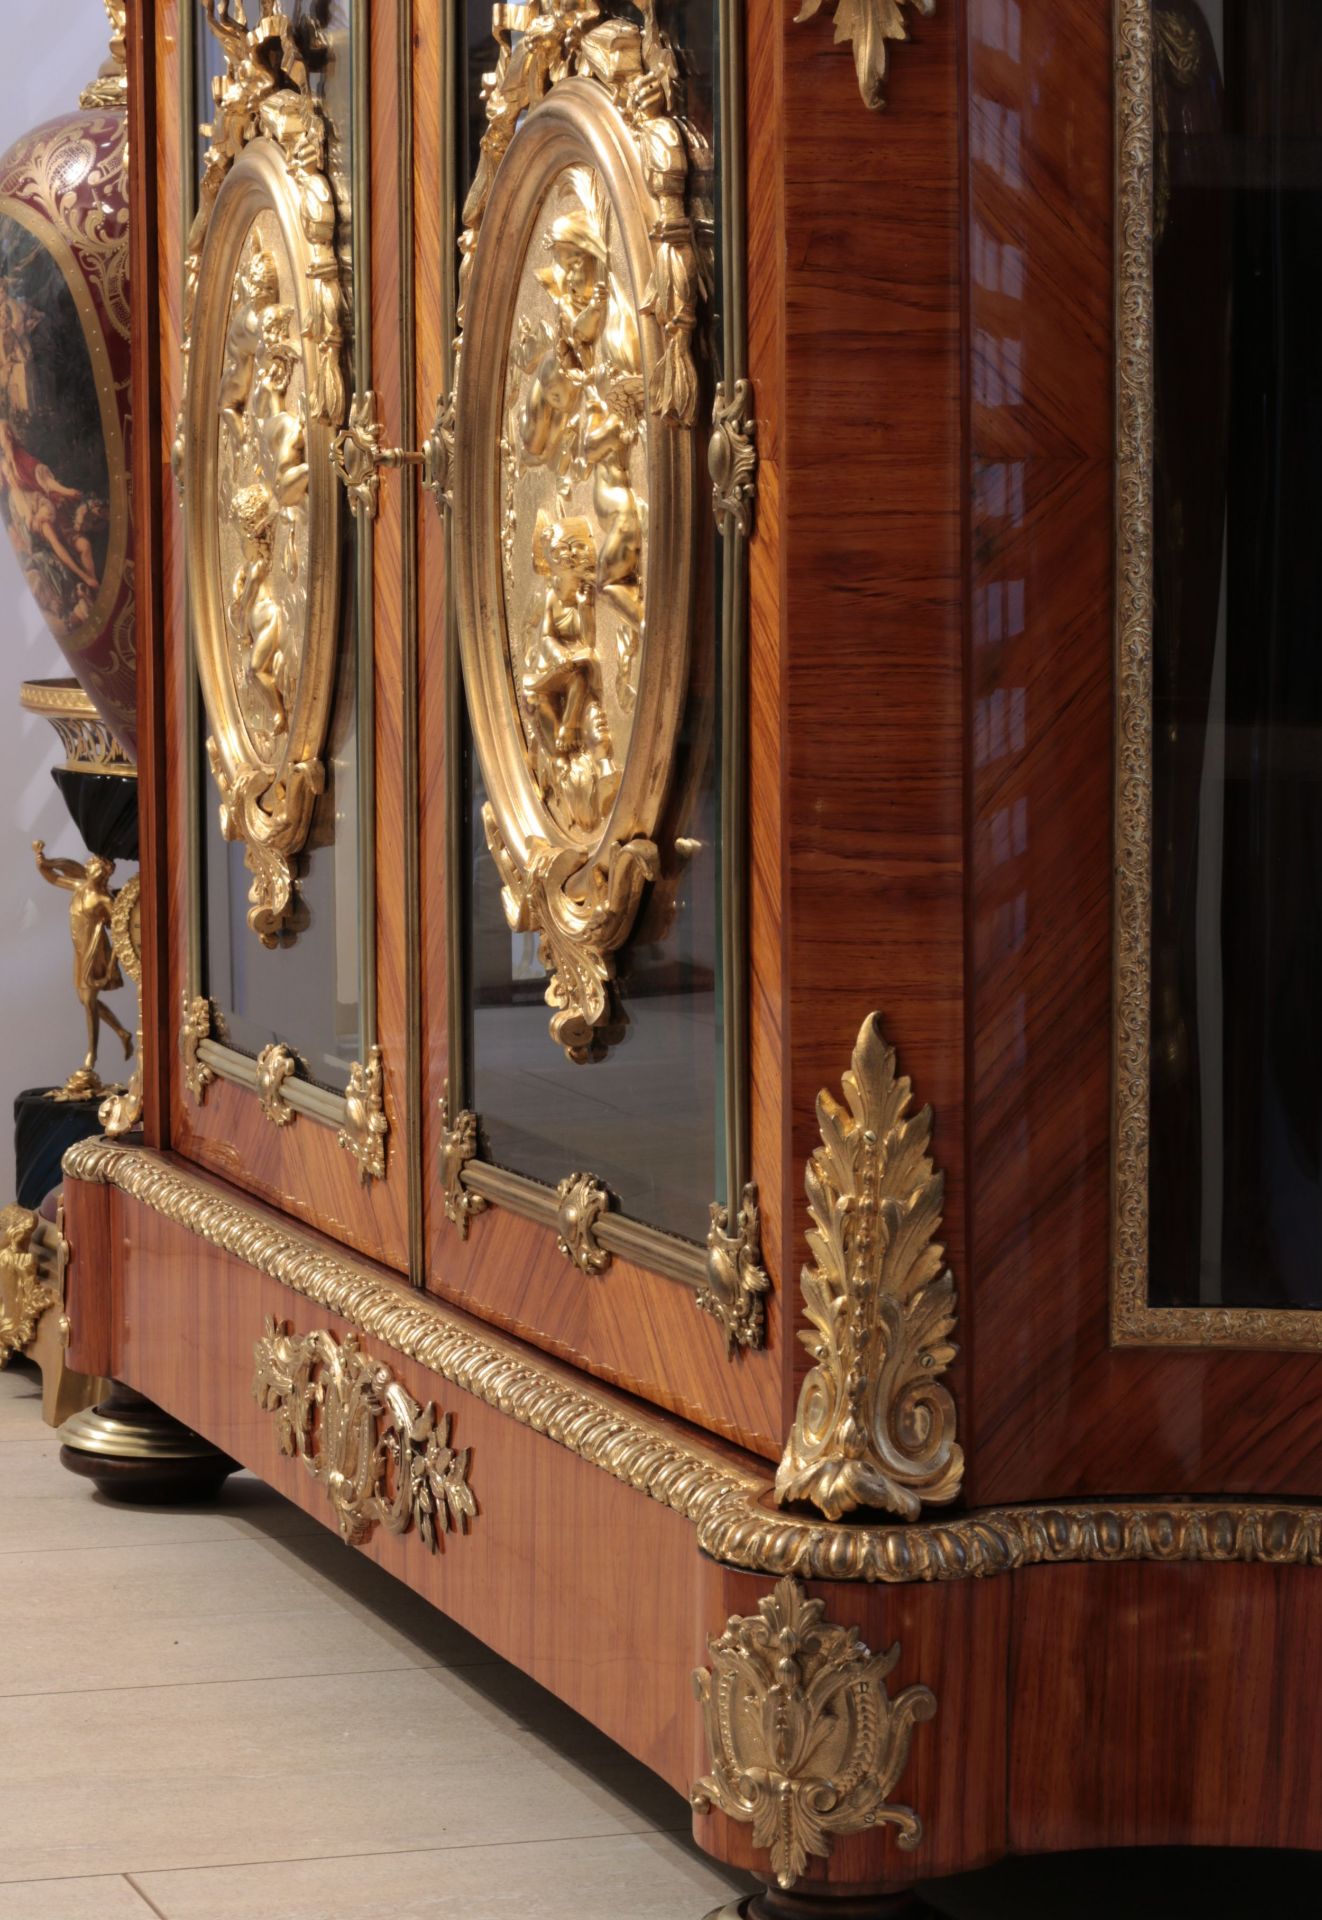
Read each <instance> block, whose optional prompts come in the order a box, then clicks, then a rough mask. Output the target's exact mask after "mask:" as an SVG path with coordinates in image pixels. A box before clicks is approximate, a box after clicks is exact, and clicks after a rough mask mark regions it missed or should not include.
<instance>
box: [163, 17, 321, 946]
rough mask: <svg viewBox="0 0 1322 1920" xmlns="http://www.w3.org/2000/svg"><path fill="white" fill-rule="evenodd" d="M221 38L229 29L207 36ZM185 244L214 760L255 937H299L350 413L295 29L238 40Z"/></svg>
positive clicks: (278, 22)
mask: <svg viewBox="0 0 1322 1920" xmlns="http://www.w3.org/2000/svg"><path fill="white" fill-rule="evenodd" d="M213 27H216V30H217V31H219V26H218V24H217V23H216V22H213ZM222 44H223V45H224V46H225V48H226V54H227V61H228V64H229V78H228V81H227V82H226V83H225V84H223V85H222V87H221V89H220V91H219V93H218V96H217V102H218V113H217V117H216V125H215V132H214V134H213V145H212V151H211V154H210V156H209V158H208V162H207V169H206V172H205V174H204V177H203V189H202V205H201V210H200V212H199V216H198V222H197V224H196V226H195V228H194V232H193V235H192V236H191V239H190V247H189V260H190V266H191V269H192V276H193V277H192V280H191V284H190V289H189V311H188V321H189V325H188V335H187V340H186V350H187V358H188V387H187V397H186V401H185V411H184V418H183V423H182V432H181V435H180V439H179V443H178V445H179V454H180V458H181V466H182V479H183V485H184V495H185V510H186V538H187V561H188V580H189V590H190V594H191V597H192V612H193V631H194V640H195V645H196V651H197V666H198V675H199V678H200V680H201V683H202V694H203V699H204V701H205V704H206V710H207V719H208V721H209V723H210V729H211V732H210V738H209V739H208V741H207V756H208V759H209V760H210V763H211V770H212V773H213V774H214V776H215V780H216V784H217V787H218V788H219V790H220V797H221V808H220V819H221V827H222V830H223V831H224V833H225V836H226V838H227V839H231V840H240V841H242V842H243V843H244V848H245V860H246V864H247V866H248V869H249V871H250V873H251V874H252V886H251V889H250V891H249V913H248V924H249V925H250V926H251V927H252V928H253V930H254V932H256V933H257V935H258V936H259V938H260V939H261V940H262V942H263V944H264V945H266V946H274V945H275V944H276V943H277V941H278V940H279V939H280V938H281V937H282V936H284V935H286V934H287V933H288V931H289V922H290V918H291V914H292V912H293V906H294V864H293V863H294V860H295V858H296V856H297V854H298V852H299V850H300V848H301V847H302V846H303V843H304V841H305V840H306V837H307V833H308V828H309V826H310V824H311V819H312V809H313V806H314V804H315V801H316V798H317V795H318V794H319V793H320V792H321V791H322V788H323V785H324V779H325V776H324V770H323V767H322V761H321V754H322V751H323V745H324V741H325V735H326V727H327V723H328V720H329V717H330V707H331V698H332V694H333V690H334V673H335V648H336V631H337V619H338V607H339V574H340V524H339V513H340V508H339V498H338V495H339V488H338V485H337V483H336V480H335V475H334V471H333V469H332V466H331V446H332V441H333V438H334V433H335V429H336V428H337V427H338V426H339V424H340V422H341V419H342V416H343V411H344V382H343V373H342V368H341V363H340V357H341V347H342V298H341V293H340V285H339V265H338V261H337V258H336V254H335V249H334V241H335V202H334V196H333V193H332V191H331V187H330V183H329V180H328V179H327V177H326V173H325V148H326V128H325V124H324V121H323V119H322V112H321V106H320V102H319V101H318V100H317V99H316V98H315V96H314V95H313V94H312V93H311V92H310V91H309V87H308V79H307V73H306V70H305V68H304V65H303V62H302V59H301V56H299V54H298V50H297V47H296V45H295V43H294V41H293V38H292V30H291V28H290V26H289V22H288V20H287V19H286V18H285V16H283V15H282V14H279V13H278V12H275V11H273V12H270V13H268V14H265V15H263V18H262V20H261V22H259V25H258V27H257V28H255V29H254V30H253V31H252V32H251V33H241V32H240V30H239V29H238V28H237V27H234V26H230V25H228V24H226V27H225V36H224V37H223V39H222Z"/></svg>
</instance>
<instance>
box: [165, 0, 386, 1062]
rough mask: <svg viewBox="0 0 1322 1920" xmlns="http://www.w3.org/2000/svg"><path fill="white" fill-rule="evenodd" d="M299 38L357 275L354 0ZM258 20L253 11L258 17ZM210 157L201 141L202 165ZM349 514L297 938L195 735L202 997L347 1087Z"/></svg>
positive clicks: (352, 894)
mask: <svg viewBox="0 0 1322 1920" xmlns="http://www.w3.org/2000/svg"><path fill="white" fill-rule="evenodd" d="M287 10H288V11H289V12H290V13H291V14H292V16H293V17H294V19H295V22H296V25H297V26H298V28H299V31H300V34H304V33H305V32H306V30H307V29H308V28H311V29H312V30H313V35H312V36H311V37H308V38H306V39H305V44H308V45H309V46H310V47H312V48H313V51H312V53H311V56H310V60H309V66H310V70H311V73H312V84H313V86H314V88H315V90H316V91H317V92H318V93H319V94H320V95H321V97H322V98H323V100H324V101H325V103H326V112H327V118H328V120H329V122H330V127H331V135H332V140H331V150H330V154H329V165H330V170H331V175H332V178H333V180H334V183H335V192H336V200H337V205H338V208H339V212H340V249H341V253H342V256H343V258H344V259H345V261H346V263H348V264H349V266H350V270H351V271H352V262H353V248H352V243H351V240H350V214H351V207H350V189H351V183H352V152H353V137H354V129H353V112H352V108H353V73H352V55H351V49H350V21H351V13H352V0H300V3H299V4H295V5H293V6H290V7H288V9H287ZM254 17H255V16H254ZM195 33H196V41H195V45H196V50H197V61H196V65H197V81H196V87H197V119H198V121H199V123H201V122H205V121H206V120H208V119H209V118H210V114H211V107H212V95H211V80H212V78H213V76H214V75H216V74H218V73H220V72H222V71H223V66H224V63H223V60H222V59H221V55H220V49H219V47H218V45H217V43H216V41H215V39H214V37H213V36H212V34H211V33H210V32H209V31H208V29H207V25H206V21H205V18H204V16H203V13H202V9H201V7H200V6H198V8H197V19H196V27H195ZM205 152H206V141H205V139H204V138H203V137H202V136H201V135H199V144H198V166H199V168H200V166H201V163H202V159H203V157H204V156H205ZM352 322H353V303H352V301H350V302H349V303H347V308H346V314H345V333H346V353H349V352H351V351H352V345H353V327H352ZM344 519H345V534H344V550H343V560H342V571H341V584H340V616H341V631H340V648H339V662H338V667H337V674H336V693H335V707H334V711H333V715H332V719H331V725H330V729H329V734H328V740H327V747H326V753H325V755H324V759H325V765H326V789H325V792H324V793H323V794H322V796H321V798H320V800H319V801H318V802H317V807H316V812H315V814H314V816H313V821H312V827H311V830H310V832H309V835H308V841H307V845H306V847H305V849H304V852H303V854H302V855H301V856H300V859H299V863H298V867H299V883H298V897H299V901H300V903H301V912H300V914H299V918H298V921H297V923H296V924H297V928H298V931H297V935H296V938H294V939H293V940H292V941H289V942H287V943H286V944H285V945H283V946H280V947H277V948H274V949H268V948H266V947H263V946H262V945H261V944H260V943H259V941H258V939H257V936H256V935H255V934H254V933H253V932H252V931H251V930H250V929H249V927H248V924H247V912H248V885H249V876H248V874H247V871H246V869H245V867H244V863H243V848H242V846H240V845H236V844H233V843H231V844H229V845H227V844H226V843H225V842H224V841H223V840H222V839H221V836H220V827H219V820H218V809H217V796H216V790H215V786H214V784H213V782H212V780H211V778H210V775H209V773H208V770H207V764H206V752H205V745H204V742H205V738H206V718H205V714H204V715H203V717H202V726H201V733H200V736H199V745H198V758H199V768H200V773H199V789H200V791H199V804H200V806H201V809H202V820H203V826H202V834H201V841H202V872H201V874H200V876H199V879H200V885H201V897H202V956H201V957H202V979H201V987H202V991H203V992H204V993H205V994H206V995H207V996H208V997H209V998H210V999H211V1000H213V1001H214V1002H215V1004H216V1007H217V1009H218V1011H219V1014H220V1018H221V1022H222V1025H223V1031H224V1036H225V1039H226V1041H227V1042H228V1043H229V1044H230V1045H231V1046H233V1047H235V1048H236V1049H237V1050H238V1051H239V1052H241V1053H248V1054H256V1053H258V1052H260V1050H261V1049H262V1047H264V1046H265V1045H266V1044H267V1042H268V1041H271V1040H283V1041H284V1042H285V1044H286V1045H287V1046H289V1047H290V1048H291V1049H292V1050H293V1051H294V1052H295V1053H296V1054H297V1055H298V1056H299V1059H300V1062H301V1064H302V1067H303V1070H304V1071H305V1072H306V1074H307V1076H308V1077H309V1078H310V1079H311V1080H313V1081H315V1082H317V1083H318V1084H319V1085H322V1086H326V1087H329V1088H331V1089H332V1090H333V1091H335V1092H341V1091H343V1089H344V1086H345V1084H346V1082H347V1080H348V1077H349V1070H350V1067H351V1065H352V1063H353V1062H354V1061H355V1060H360V1059H361V1058H362V1057H363V1052H364V1045H363V1037H362V1020H361V1009H360V1004H359V993H360V973H361V962H362V953H361V945H362V928H361V913H360V905H359V884H360V875H359V860H358V841H359V809H358V778H359V767H358V713H357V679H358V675H357V647H358V629H357V621H356V619H355V615H354V591H355V589H354V580H355V569H356V561H355V550H354V538H353V532H352V527H351V525H350V524H349V519H348V515H347V514H346V515H345V516H344Z"/></svg>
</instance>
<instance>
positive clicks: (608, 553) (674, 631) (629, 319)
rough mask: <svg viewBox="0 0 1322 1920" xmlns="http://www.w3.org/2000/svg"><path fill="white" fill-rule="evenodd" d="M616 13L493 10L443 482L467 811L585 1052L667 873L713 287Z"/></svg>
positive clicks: (607, 1040) (652, 77) (560, 1022)
mask: <svg viewBox="0 0 1322 1920" xmlns="http://www.w3.org/2000/svg"><path fill="white" fill-rule="evenodd" d="M631 12H632V13H634V14H636V15H637V16H638V18H637V19H636V20H635V19H633V18H621V17H618V16H616V17H610V18H607V17H603V11H602V8H601V6H600V4H599V0H530V4H528V5H526V6H521V7H518V8H506V7H499V8H497V9H496V24H495V28H494V33H495V40H496V49H497V55H496V62H495V66H494V68H493V70H492V73H491V74H490V76H489V79H488V82H487V85H486V88H485V90H484V100H485V109H486V130H485V132H484V134H483V138H482V142H481V153H480V158H479V162H478V168H477V172H476V175H475V178H474V180H473V184H472V187H471V189H470V191H469V194H468V198H467V200H466V202H465V205H464V215H463V218H464V232H463V235H462V238H461V241H460V255H461V268H460V276H459V301H458V317H459V321H460V329H461V330H460V336H459V339H458V340H457V342H456V346H455V367H456V376H455V387H454V414H453V468H454V472H455V473H456V474H457V475H458V476H459V482H460V483H459V485H458V486H456V487H453V488H448V487H447V485H446V480H445V479H444V478H441V477H440V476H439V475H438V484H439V485H440V486H441V489H442V491H450V492H451V493H452V498H453V502H454V515H453V532H454V557H455V570H454V571H455V600H456V607H457V612H458V630H459V635H460V643H461V651H462V655H463V666H464V680H465V686H466V689H467V695H468V704H469V711H470V714H471V717H472V723H473V737H474V744H475V747H476V750H477V755H478V759H479V760H480V762H481V766H482V772H483V778H484V782H485V785H486V789H487V796H488V797H487V801H486V804H485V806H484V809H483V829H484V833H485V836H486V841H487V845H488V848H489V850H490V853H491V857H492V859H493V861H494V863H495V865H496V867H497V869H498V871H499V873H500V877H501V882H502V900H503V904H504V908H505V913H506V916H507V918H508V919H509V921H510V924H511V926H512V927H514V928H515V929H516V930H518V931H522V932H527V933H535V934H536V935H537V936H538V939H539V943H540V952H541V957H542V961H543V964H544V966H545V969H546V974H547V987H546V1003H547V1006H548V1007H549V1008H550V1009H551V1019H550V1023H549V1025H550V1032H551V1037H552V1039H553V1041H554V1042H555V1043H556V1044H557V1045H558V1046H560V1047H562V1048H563V1049H564V1051H565V1053H566V1055H567V1056H568V1057H569V1058H570V1059H571V1060H574V1061H575V1062H578V1063H580V1064H583V1063H586V1062H588V1061H590V1060H595V1059H599V1058H601V1057H602V1055H603V1054H604V1053H606V1052H607V1051H608V1050H609V1048H610V1047H611V1046H612V1045H614V1044H616V1043H617V1042H618V1040H619V1039H620V1038H621V1037H622V1035H623V1033H624V1031H625V1027H626V1025H627V1020H626V1016H625V1012H624V1007H623V1003H622V1000H621V997H620V994H619V991H618V987H617V985H616V955H617V954H618V952H619V950H620V949H621V948H622V947H623V946H624V944H625V943H626V941H627V940H628V938H629V936H630V934H631V932H632V930H633V927H634V925H635V922H636V920H637V917H638V913H639V911H640V909H641V906H642V901H643V897H644V895H645V893H646V890H647V888H648V886H649V884H650V883H651V882H653V881H655V880H656V879H657V878H658V876H659V874H660V872H661V868H662V862H661V850H660V849H659V847H658V846H657V843H656V839H655V835H656V833H657V831H658V828H659V826H660V824H661V821H662V818H663V814H664V807H665V801H666V795H667V792H668V789H669V785H670V781H671V777H672V774H673V770H674V765H675V761H676V756H677V751H678V741H679V732H680V727H681V722H682V716H683V708H684V696H685V692H686V685H687V663H688V645H689V635H688V622H687V616H686V613H685V609H686V608H687V606H688V604H689V599H690V594H691V583H692V574H693V566H694V551H693V549H694V541H693V537H692V536H693V520H692V502H693V494H694V488H695V484H696V461H695V458H694V431H693V430H694V427H695V424H696V419H697V410H698V391H699V380H698V374H697V369H696V365H695V361H694V352H693V335H694V330H695V327H696V324H697V313H698V303H699V300H700V298H701V297H702V295H703V294H704V292H705V291H706V285H707V279H708V265H707V262H706V260H705V258H704V252H703V249H702V248H701V247H700V245H699V239H698V235H697V232H696V230H695V223H694V219H693V215H692V212H691V209H690V199H691V191H690V189H691V185H692V183H693V180H694V179H695V177H697V176H698V175H700V174H701V173H703V172H704V171H705V170H706V167H707V164H708V160H709V156H708V155H707V153H706V149H705V147H704V146H703V144H702V142H701V140H700V138H699V136H698V134H697V132H696V129H695V128H694V127H693V126H692V125H691V124H690V123H689V122H688V120H687V119H686V118H685V115H684V111H683V98H682V95H683V89H682V82H681V72H680V64H679V61H678V58H677V56H676V54H675V51H674V49H673V47H672V46H671V45H670V42H669V40H668V38H667V36H666V34H665V32H664V31H663V30H662V28H661V26H660V24H659V22H658V18H657V7H656V5H655V0H636V4H633V5H632V6H631ZM516 29H517V37H516ZM511 155H512V156H513V158H512V159H510V158H508V156H511ZM436 439H437V444H438V447H441V446H443V444H444V441H445V434H444V431H443V429H442V428H441V427H439V426H438V430H437V435H436ZM444 466H445V462H444V459H443V458H442V459H441V462H440V468H441V473H442V474H443V471H444Z"/></svg>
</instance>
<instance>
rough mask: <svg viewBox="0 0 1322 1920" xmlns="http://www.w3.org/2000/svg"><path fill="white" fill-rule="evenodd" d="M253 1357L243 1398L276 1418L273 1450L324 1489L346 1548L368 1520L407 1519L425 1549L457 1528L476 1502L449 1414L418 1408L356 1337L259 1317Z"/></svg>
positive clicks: (362, 1535) (401, 1525) (393, 1526)
mask: <svg viewBox="0 0 1322 1920" xmlns="http://www.w3.org/2000/svg"><path fill="white" fill-rule="evenodd" d="M255 1359H256V1371H255V1373H254V1376H253V1397H254V1398H255V1400H256V1401H257V1404H258V1406H259V1407H261V1408H262V1409H263V1410H264V1411H265V1412H267V1413H273V1414H274V1415H275V1416H276V1420H277V1423H278V1430H279V1436H280V1451H281V1452H282V1453H285V1454H289V1455H290V1456H291V1457H293V1456H297V1458H298V1459H300V1460H301V1461H302V1462H303V1464H304V1466H305V1467H306V1468H307V1470H308V1472H309V1473H310V1474H311V1475H312V1477H313V1479H314V1480H316V1481H319V1482H320V1484H321V1485H322V1486H323V1487H324V1488H325V1490H326V1498H327V1499H328V1500H329V1501H330V1503H331V1506H332V1507H333V1508H334V1510H335V1518H336V1520H337V1522H338V1524H339V1529H340V1534H341V1537H342V1538H343V1539H345V1540H347V1541H348V1542H349V1544H350V1545H351V1546H359V1545H361V1543H362V1542H363V1541H364V1540H366V1539H368V1538H369V1537H370V1535H371V1533H372V1530H373V1529H374V1528H375V1527H376V1526H378V1525H379V1526H383V1527H384V1528H385V1529H386V1532H387V1533H395V1534H400V1533H407V1532H408V1531H409V1529H410V1528H411V1527H416V1528H417V1529H418V1533H419V1534H420V1536H421V1538H422V1542H423V1545H424V1546H425V1547H427V1549H428V1550H429V1551H430V1552H432V1553H434V1552H435V1551H436V1548H437V1546H438V1544H439V1536H440V1535H441V1534H443V1533H448V1532H449V1531H450V1529H451V1528H452V1527H453V1528H454V1529H455V1530H456V1531H458V1532H463V1531H465V1530H466V1528H467V1525H468V1522H469V1521H470V1520H471V1519H472V1518H473V1516H474V1515H475V1514H476V1512H477V1503H476V1502H475V1500H474V1499H473V1495H472V1491H471V1489H470V1488H469V1485H468V1449H467V1448H465V1449H464V1450H463V1452H457V1451H456V1450H455V1449H454V1448H453V1447H452V1446H451V1445H450V1417H449V1415H448V1414H444V1413H440V1414H438V1413H437V1411H436V1408H435V1407H434V1406H432V1405H430V1404H429V1405H428V1406H426V1407H421V1406H419V1405H418V1402H417V1401H416V1400H415V1399H414V1398H413V1396H412V1395H411V1394H409V1393H407V1392H406V1391H405V1389H404V1388H403V1387H402V1386H401V1385H400V1383H399V1381H398V1380H396V1379H395V1377H394V1375H393V1374H392V1373H391V1371H390V1369H389V1367H387V1366H385V1365H383V1363H382V1362H381V1361H379V1360H374V1359H372V1357H371V1355H370V1354H366V1353H364V1352H363V1350H362V1348H361V1346H360V1345H359V1343H358V1338H357V1336H356V1335H354V1334H350V1335H349V1336H348V1337H347V1338H346V1339H344V1340H337V1339H336V1338H335V1336H334V1334H332V1333H326V1332H322V1331H317V1332H314V1333H306V1334H295V1333H293V1332H292V1331H290V1330H289V1329H287V1328H285V1327H281V1326H279V1325H277V1323H276V1321H275V1320H273V1319H268V1321H267V1323H266V1332H265V1334H264V1335H263V1336H262V1338H261V1339H259V1340H258V1341H257V1343H256V1347H255Z"/></svg>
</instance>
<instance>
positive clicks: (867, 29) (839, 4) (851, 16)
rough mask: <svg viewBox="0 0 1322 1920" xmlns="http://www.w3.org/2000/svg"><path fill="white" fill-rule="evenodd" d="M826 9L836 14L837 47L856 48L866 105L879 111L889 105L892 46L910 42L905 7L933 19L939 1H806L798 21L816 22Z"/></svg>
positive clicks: (859, 85) (855, 52)
mask: <svg viewBox="0 0 1322 1920" xmlns="http://www.w3.org/2000/svg"><path fill="white" fill-rule="evenodd" d="M826 5H830V6H831V7H832V8H833V9H834V12H835V37H836V42H837V44H840V43H843V42H848V43H849V44H850V45H851V46H852V48H853V54H854V69H855V71H856V73H857V74H858V90H859V92H860V93H861V94H862V96H863V104H864V106H865V107H871V108H872V109H873V110H874V111H878V110H879V109H880V108H882V107H884V106H885V104H886V68H887V65H888V62H889V59H890V43H891V42H892V41H895V40H907V39H908V38H909V23H908V21H907V19H906V18H905V12H904V9H905V7H906V6H909V7H912V8H913V10H914V12H915V13H919V14H922V15H924V16H925V17H926V18H928V19H930V18H931V16H932V15H933V14H934V13H935V12H936V0H803V4H802V6H801V7H800V8H799V11H798V12H797V13H796V14H795V16H794V18H795V20H796V21H803V20H812V19H814V18H815V17H816V16H817V15H818V14H819V13H820V12H821V11H822V8H823V6H826Z"/></svg>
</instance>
